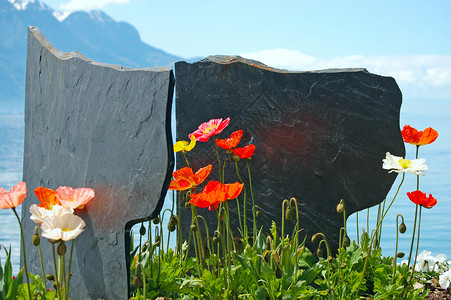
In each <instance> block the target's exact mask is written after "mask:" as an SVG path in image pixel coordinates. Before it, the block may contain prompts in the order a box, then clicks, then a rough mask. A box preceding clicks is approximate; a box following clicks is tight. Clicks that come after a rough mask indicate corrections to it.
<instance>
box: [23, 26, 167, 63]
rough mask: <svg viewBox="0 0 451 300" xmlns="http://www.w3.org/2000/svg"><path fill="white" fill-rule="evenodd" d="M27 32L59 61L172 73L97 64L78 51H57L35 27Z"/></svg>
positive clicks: (30, 27) (29, 28)
mask: <svg viewBox="0 0 451 300" xmlns="http://www.w3.org/2000/svg"><path fill="white" fill-rule="evenodd" d="M28 31H29V33H31V34H33V35H34V36H35V37H36V39H37V40H38V41H39V42H40V43H41V45H42V46H43V47H44V48H46V49H47V50H48V51H50V52H51V53H52V54H53V55H55V56H56V57H57V58H58V59H60V60H68V59H71V58H74V57H76V58H79V59H82V60H84V61H87V62H89V63H91V64H93V65H97V66H103V67H108V68H112V69H115V70H118V71H172V68H165V67H148V68H140V69H135V68H131V67H125V66H121V65H113V64H107V63H101V62H97V61H95V60H92V59H90V58H88V57H86V56H84V55H83V54H81V53H80V52H78V51H72V52H64V51H62V50H59V49H58V48H56V47H55V46H53V44H52V43H50V42H49V40H47V38H46V37H45V35H44V34H43V33H42V31H41V30H40V29H39V28H38V27H37V26H31V25H30V26H28Z"/></svg>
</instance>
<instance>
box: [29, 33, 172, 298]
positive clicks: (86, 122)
mask: <svg viewBox="0 0 451 300" xmlns="http://www.w3.org/2000/svg"><path fill="white" fill-rule="evenodd" d="M26 78H27V81H26V105H25V106H26V108H25V155H24V180H25V181H26V182H27V186H28V197H27V201H25V202H24V204H23V210H22V219H23V221H24V226H25V232H26V241H27V248H26V249H27V251H28V254H27V255H28V256H27V259H28V264H29V266H30V267H29V271H30V272H32V273H34V274H40V273H41V271H40V263H39V257H38V252H37V249H36V248H35V247H33V246H32V245H31V234H32V233H33V229H34V227H35V224H34V223H32V222H31V221H30V220H29V216H30V214H29V212H28V208H29V206H30V205H31V204H33V203H38V199H37V197H36V196H35V195H34V189H35V188H37V187H39V186H44V187H48V188H53V189H56V188H57V187H58V186H61V185H68V186H72V187H91V188H93V189H94V190H95V192H96V197H95V198H94V199H93V200H92V201H91V202H90V203H89V204H88V205H87V206H86V209H85V210H83V211H81V212H80V213H79V215H80V216H81V217H82V218H83V219H84V221H85V222H86V227H85V231H84V232H83V233H82V234H81V235H80V236H79V237H78V238H77V239H76V240H75V252H74V258H73V260H74V261H73V265H72V273H73V276H72V279H71V287H72V288H71V295H70V296H71V298H72V299H127V295H128V282H129V281H128V279H127V275H128V271H129V267H128V265H127V263H126V257H128V243H127V241H128V238H127V236H128V230H129V229H130V227H131V226H132V225H133V224H134V223H136V222H137V221H140V220H143V219H146V218H147V217H149V216H151V215H152V216H154V215H157V214H158V213H159V211H160V209H161V207H162V204H163V199H164V196H165V194H166V190H167V187H168V185H169V182H170V177H171V173H172V168H173V164H174V157H173V152H172V144H173V143H172V138H171V134H170V133H171V131H170V112H171V101H172V94H173V86H174V80H173V73H172V70H170V69H158V68H152V69H140V70H136V69H131V68H126V67H122V66H116V65H106V64H101V63H98V62H95V61H91V60H89V59H88V58H86V57H84V56H83V55H81V54H80V53H78V52H71V53H64V52H61V51H59V50H58V49H55V48H54V47H53V46H52V45H51V44H50V43H49V42H48V41H47V40H46V38H45V37H44V35H43V34H42V33H41V32H40V31H39V29H38V28H36V27H30V28H29V32H28V55H27V76H26ZM43 240H44V238H43ZM42 245H43V251H44V258H45V267H46V271H47V272H51V273H53V268H52V266H53V264H52V263H51V258H52V256H51V252H50V247H49V243H47V242H46V241H43V242H42ZM69 246H70V243H69V244H68V249H70V247H69ZM68 253H69V251H68ZM67 260H68V258H67Z"/></svg>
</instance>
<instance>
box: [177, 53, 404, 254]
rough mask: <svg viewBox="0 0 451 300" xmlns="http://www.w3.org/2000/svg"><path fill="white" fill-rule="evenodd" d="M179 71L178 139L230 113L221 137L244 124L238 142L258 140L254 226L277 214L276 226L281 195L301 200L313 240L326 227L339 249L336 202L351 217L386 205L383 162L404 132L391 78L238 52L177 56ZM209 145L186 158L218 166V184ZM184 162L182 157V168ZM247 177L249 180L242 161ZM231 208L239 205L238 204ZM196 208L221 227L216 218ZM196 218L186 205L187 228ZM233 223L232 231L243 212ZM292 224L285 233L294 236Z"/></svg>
mask: <svg viewBox="0 0 451 300" xmlns="http://www.w3.org/2000/svg"><path fill="white" fill-rule="evenodd" d="M175 71H176V77H177V89H176V101H177V116H176V119H177V140H188V134H189V133H191V132H193V131H194V130H195V129H197V126H198V125H199V124H200V123H202V122H206V121H208V120H210V119H212V118H227V117H230V118H231V122H230V125H229V127H228V128H227V129H226V130H225V131H224V133H223V134H221V135H220V136H219V137H220V138H226V137H228V136H229V135H230V133H231V132H233V131H235V130H237V129H243V130H244V136H243V139H242V142H241V144H240V145H241V146H244V145H246V144H247V143H249V142H252V143H253V144H255V145H256V150H255V154H254V157H253V159H252V161H251V162H250V165H251V172H252V183H253V188H254V194H255V201H256V204H257V205H258V206H260V208H261V209H262V212H263V214H262V217H261V218H260V219H259V220H258V226H263V227H264V231H266V232H269V227H270V224H271V221H272V220H274V221H276V222H277V224H278V225H279V226H280V224H281V216H282V213H281V204H282V201H283V200H284V199H286V198H288V199H289V198H290V197H295V198H297V199H298V200H299V203H300V222H301V227H303V228H305V231H304V234H307V235H308V236H309V239H308V240H310V236H311V235H312V234H314V233H316V232H324V233H325V234H326V235H327V237H328V240H329V241H330V242H331V244H332V245H331V246H332V248H333V249H336V248H337V247H338V236H339V229H340V227H341V226H342V225H343V217H342V215H340V214H338V213H337V212H336V205H337V204H338V203H339V201H340V199H342V198H343V199H344V200H345V201H346V205H347V214H348V215H350V214H352V213H354V212H356V211H358V210H361V209H364V208H368V207H371V206H373V205H375V204H378V203H380V202H381V201H382V200H383V199H384V198H385V196H386V195H387V193H388V191H389V190H390V188H391V186H392V184H393V181H394V180H395V176H396V175H394V174H388V173H387V171H386V170H382V159H383V158H385V153H386V152H387V151H390V152H391V153H393V154H396V155H400V156H404V153H405V150H404V143H403V140H402V138H401V134H400V128H399V112H400V106H401V101H402V95H401V92H400V90H399V88H398V86H397V84H396V82H395V80H394V79H393V78H391V77H383V76H379V75H375V74H371V73H369V72H368V71H366V70H365V69H333V70H332V69H331V70H322V71H311V72H288V71H284V70H278V69H272V68H269V67H267V66H265V65H263V64H261V63H259V62H257V61H252V60H246V59H243V58H241V57H236V56H210V57H207V58H206V59H204V60H202V61H200V62H196V63H193V64H188V63H186V62H178V63H176V65H175ZM213 143H214V141H209V142H207V143H198V144H197V145H196V148H194V150H193V151H191V152H188V153H187V154H188V158H189V160H190V164H191V165H192V167H193V169H194V171H196V170H197V169H198V168H200V167H203V166H205V165H207V164H209V163H212V164H213V165H214V168H213V171H212V173H211V175H210V177H209V179H216V180H217V178H218V177H217V175H218V166H217V159H216V156H215V155H216V153H215V150H214V145H213ZM184 166H185V164H184V159H183V158H182V157H181V156H180V159H178V160H177V169H179V168H181V167H184ZM229 166H231V168H229V169H228V170H227V171H226V173H228V174H231V175H230V176H229V178H227V177H226V182H235V181H236V180H237V177H236V176H235V174H236V172H235V168H234V166H233V167H232V164H229ZM241 166H245V164H241ZM241 174H242V176H243V177H244V178H247V169H246V168H245V167H243V169H242V170H241ZM241 199H242V198H241ZM248 199H249V198H248ZM240 201H242V200H240ZM249 202H250V201H248V203H249ZM230 206H231V207H232V209H234V208H235V207H236V203H235V201H233V202H232V203H231V205H230ZM248 209H249V210H248V216H251V212H250V206H249V207H248ZM198 212H200V214H202V215H204V216H206V217H207V218H208V220H209V222H210V223H211V224H212V225H211V226H210V228H216V227H215V225H213V224H216V223H217V221H216V214H214V213H212V212H210V211H207V210H206V209H198ZM190 214H191V213H190V211H189V210H185V209H183V210H182V211H181V222H182V225H181V227H182V229H184V230H185V231H186V229H187V228H189V224H188V221H189V220H190ZM231 220H232V221H234V223H233V225H232V227H234V228H236V227H237V224H238V223H237V222H235V221H237V220H238V218H237V217H236V216H232V217H231ZM248 224H249V226H250V224H252V223H251V222H250V220H249V221H248ZM290 224H292V223H291V222H288V226H287V229H286V231H285V232H288V233H291V232H292V228H293V227H292V226H290ZM249 229H250V230H251V227H249ZM250 232H251V231H250ZM184 235H185V236H187V233H186V232H185V233H184ZM309 245H310V246H311V244H309Z"/></svg>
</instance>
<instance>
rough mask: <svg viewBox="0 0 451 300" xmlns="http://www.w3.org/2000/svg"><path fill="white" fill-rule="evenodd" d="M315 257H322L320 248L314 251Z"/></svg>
mask: <svg viewBox="0 0 451 300" xmlns="http://www.w3.org/2000/svg"><path fill="white" fill-rule="evenodd" d="M316 255H317V256H318V257H323V249H321V248H318V249H316Z"/></svg>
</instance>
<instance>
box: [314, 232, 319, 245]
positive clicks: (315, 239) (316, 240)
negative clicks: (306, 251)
mask: <svg viewBox="0 0 451 300" xmlns="http://www.w3.org/2000/svg"><path fill="white" fill-rule="evenodd" d="M318 242H319V235H318V234H317V233H315V234H314V235H312V243H313V244H316V243H318Z"/></svg>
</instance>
